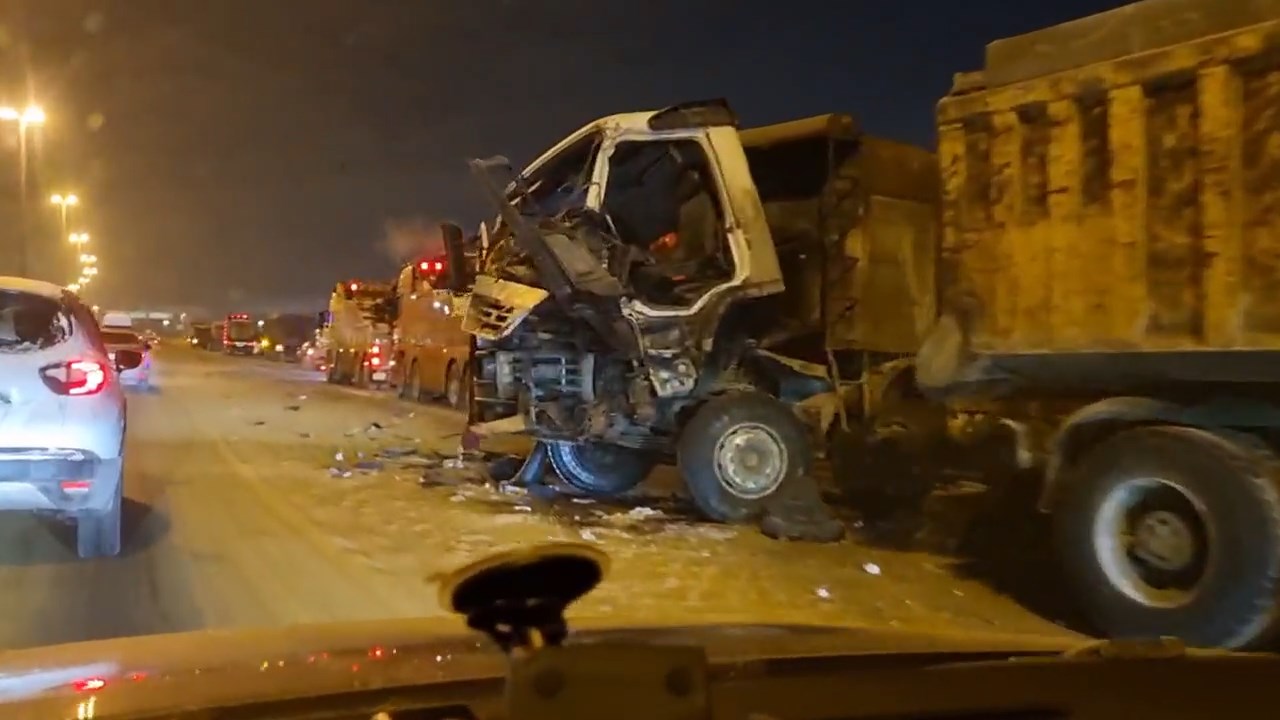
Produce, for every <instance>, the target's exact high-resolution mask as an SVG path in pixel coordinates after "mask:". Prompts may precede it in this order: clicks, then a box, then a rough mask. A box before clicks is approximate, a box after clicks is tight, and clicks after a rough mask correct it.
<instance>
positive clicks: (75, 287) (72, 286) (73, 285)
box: [67, 283, 80, 292]
mask: <svg viewBox="0 0 1280 720" xmlns="http://www.w3.org/2000/svg"><path fill="white" fill-rule="evenodd" d="M67 289H68V290H70V291H71V292H76V291H78V290H79V289H80V283H71V284H70V285H68V286H67Z"/></svg>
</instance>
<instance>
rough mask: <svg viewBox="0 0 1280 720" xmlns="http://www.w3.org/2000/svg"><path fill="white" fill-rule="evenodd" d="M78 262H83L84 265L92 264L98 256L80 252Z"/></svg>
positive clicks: (96, 260)
mask: <svg viewBox="0 0 1280 720" xmlns="http://www.w3.org/2000/svg"><path fill="white" fill-rule="evenodd" d="M80 262H82V263H84V264H85V265H92V264H94V263H96V262H98V256H97V255H87V254H84V253H81V255H80Z"/></svg>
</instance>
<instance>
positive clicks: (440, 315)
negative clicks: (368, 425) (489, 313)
mask: <svg viewBox="0 0 1280 720" xmlns="http://www.w3.org/2000/svg"><path fill="white" fill-rule="evenodd" d="M444 271H445V259H444V258H434V257H433V258H423V259H419V260H415V261H414V262H411V263H409V264H407V265H405V266H404V267H403V268H401V269H400V275H399V277H398V278H397V280H396V286H395V302H396V307H397V312H396V323H395V329H394V331H393V333H392V348H393V350H392V367H393V372H392V374H393V383H394V384H395V385H397V386H398V387H399V390H400V397H402V398H404V399H406V400H413V401H415V402H421V401H423V400H426V399H428V398H439V397H443V398H444V399H445V400H446V401H447V402H448V403H449V405H450V406H452V407H454V408H459V409H462V408H464V407H465V404H466V387H467V382H468V379H467V375H466V373H467V358H468V357H469V355H470V352H471V336H470V335H468V334H467V333H464V332H463V331H462V315H463V313H462V310H463V306H464V304H465V302H466V296H465V295H462V294H455V293H451V292H450V291H448V290H444V289H440V288H441V287H443V285H444V283H443V282H439V281H440V279H441V276H442V274H443V273H444Z"/></svg>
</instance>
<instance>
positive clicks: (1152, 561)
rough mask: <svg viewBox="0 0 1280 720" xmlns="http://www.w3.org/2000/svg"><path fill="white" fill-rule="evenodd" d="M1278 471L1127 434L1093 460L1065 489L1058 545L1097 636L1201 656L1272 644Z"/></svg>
mask: <svg viewBox="0 0 1280 720" xmlns="http://www.w3.org/2000/svg"><path fill="white" fill-rule="evenodd" d="M1259 455H1262V457H1261V458H1259V457H1258V456H1259ZM1275 465H1276V463H1275V458H1274V457H1273V456H1271V455H1270V454H1269V453H1265V452H1263V453H1257V452H1253V451H1252V448H1244V447H1241V446H1236V445H1233V444H1232V443H1231V441H1229V440H1226V439H1223V438H1222V437H1220V436H1218V435H1215V434H1213V433H1210V432H1207V431H1204V430H1198V429H1195V428H1186V427H1174V426H1166V427H1143V428H1137V429H1133V430H1127V431H1124V432H1121V433H1119V434H1117V435H1115V436H1113V437H1111V438H1109V439H1107V440H1105V441H1103V442H1102V443H1101V444H1099V445H1098V446H1097V447H1095V448H1094V449H1092V450H1091V451H1089V452H1088V454H1087V455H1086V456H1085V457H1083V458H1082V459H1081V461H1080V462H1079V463H1078V464H1077V465H1076V466H1075V467H1074V468H1073V469H1072V470H1071V471H1070V472H1069V475H1068V477H1066V478H1064V480H1066V485H1065V487H1064V488H1063V492H1064V494H1063V496H1062V498H1061V503H1060V504H1059V505H1058V506H1057V507H1056V508H1055V510H1054V535H1055V543H1056V545H1057V548H1058V553H1059V555H1060V557H1061V560H1062V562H1063V566H1064V569H1065V571H1066V574H1067V577H1068V580H1069V582H1070V583H1071V585H1072V587H1073V588H1074V590H1075V593H1076V596H1077V599H1078V601H1079V603H1080V604H1081V606H1083V609H1084V610H1085V612H1086V614H1087V615H1088V617H1089V619H1090V620H1091V621H1092V622H1093V624H1094V625H1096V626H1097V628H1098V629H1099V630H1101V631H1102V632H1103V633H1105V634H1107V635H1109V636H1148V637H1154V636H1167V635H1172V636H1177V637H1180V638H1182V639H1183V640H1185V641H1186V642H1187V643H1188V644H1191V645H1194V646H1201V647H1227V648H1241V647H1250V646H1256V645H1258V644H1260V643H1263V642H1265V641H1266V640H1267V639H1269V638H1270V637H1271V636H1272V635H1273V634H1274V633H1275V631H1276V629H1277V624H1278V621H1280V613H1278V612H1277V611H1278V609H1280V608H1278V602H1277V594H1278V593H1280V489H1278V488H1277V484H1276V480H1275V475H1274V470H1275Z"/></svg>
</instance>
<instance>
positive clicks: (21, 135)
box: [0, 105, 45, 275]
mask: <svg viewBox="0 0 1280 720" xmlns="http://www.w3.org/2000/svg"><path fill="white" fill-rule="evenodd" d="M0 121H5V122H16V123H18V203H19V205H18V210H19V216H20V217H19V228H20V232H21V233H22V236H21V238H19V240H18V252H17V253H15V255H16V256H17V258H18V271H17V272H18V274H19V275H26V274H28V273H29V272H30V270H29V268H28V267H27V265H28V260H29V258H28V247H27V245H28V238H29V237H30V236H31V219H30V212H29V211H28V208H27V185H28V183H27V166H28V164H29V162H28V159H27V128H29V127H39V126H41V125H44V121H45V114H44V110H41V109H40V108H38V107H36V106H34V105H30V106H28V107H27V108H26V109H25V110H22V111H19V110H18V109H17V108H12V107H0Z"/></svg>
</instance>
